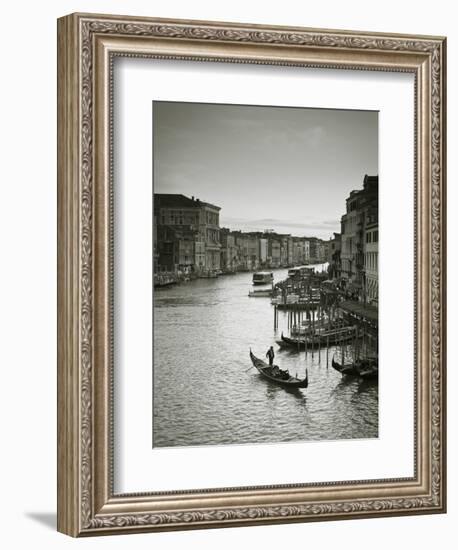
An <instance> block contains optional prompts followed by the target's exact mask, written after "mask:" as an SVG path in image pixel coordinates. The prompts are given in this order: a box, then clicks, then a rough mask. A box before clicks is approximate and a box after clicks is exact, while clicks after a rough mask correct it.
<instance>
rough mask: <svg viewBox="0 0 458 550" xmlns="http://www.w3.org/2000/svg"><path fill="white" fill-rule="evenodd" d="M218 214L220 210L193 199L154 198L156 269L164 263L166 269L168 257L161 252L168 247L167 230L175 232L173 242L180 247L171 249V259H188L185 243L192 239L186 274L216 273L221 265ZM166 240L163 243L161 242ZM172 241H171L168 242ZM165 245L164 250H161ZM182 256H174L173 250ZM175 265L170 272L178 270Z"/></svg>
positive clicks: (157, 194) (187, 246)
mask: <svg viewBox="0 0 458 550" xmlns="http://www.w3.org/2000/svg"><path fill="white" fill-rule="evenodd" d="M219 212H220V208H219V207H218V206H214V205H212V204H209V203H206V202H203V201H201V200H199V199H195V198H194V197H192V198H189V197H186V196H185V195H181V194H164V193H155V194H154V222H155V223H154V226H155V229H156V230H155V236H154V245H155V249H156V250H157V252H155V256H156V257H157V262H158V264H157V268H158V269H163V268H164V266H165V264H164V263H163V262H166V265H167V268H169V267H170V265H171V264H170V253H169V252H168V253H165V252H164V250H165V249H170V247H171V235H172V232H170V231H166V230H164V228H167V227H168V228H170V229H172V230H175V232H174V235H175V239H178V240H180V239H181V240H182V241H183V243H182V244H179V245H177V244H176V243H175V244H174V245H173V248H174V253H173V254H174V259H175V260H181V259H183V258H184V257H188V256H189V255H190V251H191V245H190V243H189V239H191V236H192V239H193V245H192V254H191V256H192V260H191V262H190V264H187V265H190V270H191V271H193V272H196V273H197V274H199V273H201V272H205V271H210V270H219V269H220V261H221V244H220V236H219V231H220V227H219ZM164 238H167V239H168V240H167V241H165V242H164V243H162V242H161V239H164ZM172 240H173V239H172ZM164 245H165V246H164ZM177 246H178V249H179V250H181V251H182V252H180V253H178V256H177V252H176V249H177ZM178 265H179V262H178V264H177V265H176V267H175V268H174V269H178Z"/></svg>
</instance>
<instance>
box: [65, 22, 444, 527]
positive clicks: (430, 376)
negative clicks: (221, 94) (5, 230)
mask: <svg viewBox="0 0 458 550" xmlns="http://www.w3.org/2000/svg"><path fill="white" fill-rule="evenodd" d="M445 47H446V42H445V38H442V37H431V36H402V35H389V34H375V33H363V32H351V31H350V32H349V31H337V30H335V31H331V30H317V29H305V28H288V27H264V26H258V25H245V24H233V23H215V22H202V21H177V20H164V19H150V18H143V17H124V16H111V15H110V16H105V15H93V14H73V15H69V16H66V17H63V18H61V19H59V21H58V86H59V89H58V119H59V121H58V123H59V127H58V148H59V149H58V230H59V237H58V250H59V263H58V325H59V329H58V330H59V333H58V465H59V467H58V529H59V531H61V532H63V533H67V534H69V535H72V536H85V535H97V534H113V533H125V532H139V531H158V530H176V529H189V528H203V527H227V526H231V525H240V526H241V525H255V524H266V523H283V522H294V521H316V520H332V519H345V518H356V517H374V516H389V515H403V514H425V513H435V512H444V511H445V496H446V480H445V439H446V438H445ZM115 56H134V57H140V56H141V57H149V58H156V59H157V58H160V59H180V60H190V61H195V60H199V61H220V62H228V63H257V64H259V63H262V64H276V65H294V66H302V67H323V68H333V69H334V68H339V69H349V68H351V69H361V70H374V71H407V72H411V73H413V74H414V75H415V81H416V97H415V102H416V104H415V113H416V115H415V116H416V130H415V132H416V135H415V137H416V144H415V149H416V150H415V164H416V165H415V173H416V176H415V177H416V197H415V211H416V218H415V230H416V242H415V243H414V245H415V251H416V265H415V277H416V312H415V321H416V388H415V394H416V409H415V414H416V433H415V466H416V468H415V475H414V477H413V478H409V479H398V480H378V481H375V482H374V481H357V482H341V483H340V482H337V483H321V484H315V485H313V484H304V485H294V486H265V487H248V488H232V489H227V490H210V489H202V490H198V491H183V492H176V491H175V492H169V493H150V494H149V493H144V494H140V495H115V494H113V489H112V472H113V464H112V461H113V459H112V434H111V430H112V426H111V417H110V410H111V407H112V394H111V387H112V377H113V372H112V366H113V361H112V353H111V344H112V326H111V308H112V288H111V287H112V283H111V279H112V274H113V268H112V248H111V245H112V238H111V232H112V223H113V220H112V219H111V207H110V204H111V185H112V184H111V163H112V148H111V131H110V128H111V112H112V92H111V74H112V73H111V71H112V60H113V58H114V57H115Z"/></svg>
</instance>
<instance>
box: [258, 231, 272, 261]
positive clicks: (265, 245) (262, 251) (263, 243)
mask: <svg viewBox="0 0 458 550" xmlns="http://www.w3.org/2000/svg"><path fill="white" fill-rule="evenodd" d="M268 255H269V240H268V239H267V238H266V237H260V238H259V263H260V265H261V266H262V267H270V266H269V265H268Z"/></svg>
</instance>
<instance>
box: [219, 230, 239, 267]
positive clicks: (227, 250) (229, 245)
mask: <svg viewBox="0 0 458 550" xmlns="http://www.w3.org/2000/svg"><path fill="white" fill-rule="evenodd" d="M220 240H221V262H220V266H221V270H222V271H223V272H224V273H233V272H234V271H236V270H237V247H236V244H235V236H234V234H233V233H232V232H231V230H230V229H228V228H227V227H223V228H222V229H221V230H220Z"/></svg>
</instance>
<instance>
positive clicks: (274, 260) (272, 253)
mask: <svg viewBox="0 0 458 550" xmlns="http://www.w3.org/2000/svg"><path fill="white" fill-rule="evenodd" d="M269 262H270V267H272V268H276V267H280V266H281V241H280V239H279V238H277V236H276V235H275V236H274V235H273V234H272V235H270V236H269Z"/></svg>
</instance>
